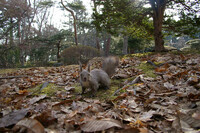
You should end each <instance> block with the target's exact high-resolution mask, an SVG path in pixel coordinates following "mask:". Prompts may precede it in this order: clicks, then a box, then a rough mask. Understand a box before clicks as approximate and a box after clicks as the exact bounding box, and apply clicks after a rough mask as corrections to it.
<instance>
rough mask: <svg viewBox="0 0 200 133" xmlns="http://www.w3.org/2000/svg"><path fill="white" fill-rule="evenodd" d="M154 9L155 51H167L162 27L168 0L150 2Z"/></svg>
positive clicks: (150, 0) (152, 0)
mask: <svg viewBox="0 0 200 133" xmlns="http://www.w3.org/2000/svg"><path fill="white" fill-rule="evenodd" d="M149 2H150V4H151V7H152V9H153V26H154V41H155V51H156V52H162V51H165V48H164V40H163V34H162V25H163V18H164V11H165V8H166V0H156V1H155V0H149Z"/></svg>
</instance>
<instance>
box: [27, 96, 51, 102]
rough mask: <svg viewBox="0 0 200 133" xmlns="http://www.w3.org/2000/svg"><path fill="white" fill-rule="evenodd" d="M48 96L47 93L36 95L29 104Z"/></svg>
mask: <svg viewBox="0 0 200 133" xmlns="http://www.w3.org/2000/svg"><path fill="white" fill-rule="evenodd" d="M46 96H47V95H46V94H45V95H41V96H39V97H34V98H32V99H30V101H29V104H34V103H36V102H38V101H40V100H42V99H44V98H45V97H46Z"/></svg>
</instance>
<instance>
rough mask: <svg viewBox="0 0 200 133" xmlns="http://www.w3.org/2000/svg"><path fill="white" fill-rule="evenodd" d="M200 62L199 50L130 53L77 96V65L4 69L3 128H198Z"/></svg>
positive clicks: (57, 132) (0, 83)
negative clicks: (95, 87) (102, 84)
mask: <svg viewBox="0 0 200 133" xmlns="http://www.w3.org/2000/svg"><path fill="white" fill-rule="evenodd" d="M91 62H92V64H93V67H94V68H98V67H99V66H101V64H100V59H99V58H95V59H93V60H92V61H91ZM199 63H200V55H198V54H187V55H183V54H172V53H168V54H147V55H143V56H137V55H130V56H126V57H123V58H122V59H121V60H120V65H119V67H118V68H117V71H116V74H115V75H114V76H113V77H112V83H111V87H110V89H109V90H104V89H103V88H101V89H100V90H99V91H98V93H97V94H96V96H95V97H92V98H91V97H90V94H91V93H92V92H91V91H90V90H87V93H86V94H84V95H79V93H80V92H81V87H80V85H79V84H78V77H79V66H77V65H71V66H62V67H50V68H26V69H16V70H3V69H2V70H0V132H33V133H43V132H48V133H65V132H76V133H79V132H119V133H124V132H126V133H129V132H130V133H131V132H134V133H140V132H141V133H147V132H149V133H151V132H152V133H153V132H170V133H171V132H172V133H173V132H174V133H175V132H176V133H177V132H178V133H180V132H194V133H198V132H200V65H199Z"/></svg>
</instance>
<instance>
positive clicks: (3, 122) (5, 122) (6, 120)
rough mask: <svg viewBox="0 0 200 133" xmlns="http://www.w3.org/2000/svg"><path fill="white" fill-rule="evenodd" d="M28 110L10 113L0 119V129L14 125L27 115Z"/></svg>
mask: <svg viewBox="0 0 200 133" xmlns="http://www.w3.org/2000/svg"><path fill="white" fill-rule="evenodd" d="M28 111H29V108H27V109H21V110H17V111H14V112H11V113H9V114H7V115H5V116H4V117H2V118H1V119H0V128H1V127H7V126H10V125H13V124H16V123H17V122H18V121H20V120H21V119H23V118H24V117H25V116H26V114H27V113H28Z"/></svg>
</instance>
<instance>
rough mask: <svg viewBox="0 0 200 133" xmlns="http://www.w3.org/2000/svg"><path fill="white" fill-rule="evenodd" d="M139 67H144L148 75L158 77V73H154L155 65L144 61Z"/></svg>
mask: <svg viewBox="0 0 200 133" xmlns="http://www.w3.org/2000/svg"><path fill="white" fill-rule="evenodd" d="M137 68H138V69H142V71H143V72H144V74H145V75H146V76H148V77H152V78H156V74H155V73H154V67H153V66H152V65H150V64H148V63H146V62H142V63H141V64H140V65H139V66H138V67H137Z"/></svg>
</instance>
